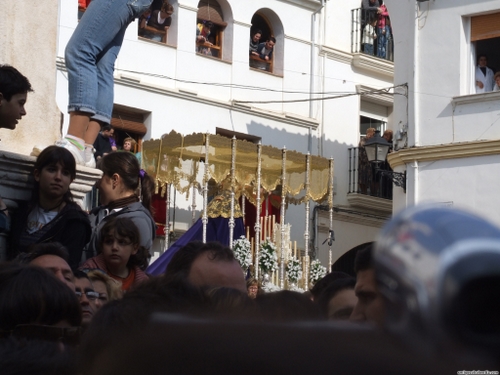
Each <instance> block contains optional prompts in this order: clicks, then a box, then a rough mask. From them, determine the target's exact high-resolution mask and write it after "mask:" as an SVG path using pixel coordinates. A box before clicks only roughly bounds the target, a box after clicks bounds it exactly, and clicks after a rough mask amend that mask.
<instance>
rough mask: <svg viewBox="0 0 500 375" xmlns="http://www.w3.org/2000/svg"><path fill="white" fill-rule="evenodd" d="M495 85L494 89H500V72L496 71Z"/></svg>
mask: <svg viewBox="0 0 500 375" xmlns="http://www.w3.org/2000/svg"><path fill="white" fill-rule="evenodd" d="M493 78H494V79H495V86H494V87H493V91H500V72H496V73H495V76H494V77H493Z"/></svg>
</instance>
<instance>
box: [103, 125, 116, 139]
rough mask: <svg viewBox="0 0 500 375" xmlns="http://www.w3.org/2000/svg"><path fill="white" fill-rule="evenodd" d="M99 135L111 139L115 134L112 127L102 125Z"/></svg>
mask: <svg viewBox="0 0 500 375" xmlns="http://www.w3.org/2000/svg"><path fill="white" fill-rule="evenodd" d="M101 134H102V135H103V136H104V137H105V138H110V137H112V136H113V135H114V134H115V130H114V129H113V127H112V126H111V125H104V126H103V127H102V128H101Z"/></svg>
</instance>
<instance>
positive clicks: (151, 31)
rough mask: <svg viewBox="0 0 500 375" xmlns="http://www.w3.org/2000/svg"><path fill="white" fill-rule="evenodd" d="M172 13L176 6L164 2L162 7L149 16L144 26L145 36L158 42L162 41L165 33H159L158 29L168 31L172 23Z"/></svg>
mask: <svg viewBox="0 0 500 375" xmlns="http://www.w3.org/2000/svg"><path fill="white" fill-rule="evenodd" d="M172 13H174V7H173V6H172V5H170V4H169V3H163V5H162V6H161V9H160V10H155V11H154V12H153V13H152V14H151V17H149V20H148V22H147V24H146V26H145V27H144V31H143V36H144V37H145V38H148V39H151V40H154V41H156V42H161V41H162V39H163V35H162V34H158V31H162V32H164V33H166V32H167V30H168V29H169V27H170V25H171V24H172Z"/></svg>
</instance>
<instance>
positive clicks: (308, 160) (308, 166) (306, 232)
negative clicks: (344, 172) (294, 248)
mask: <svg viewBox="0 0 500 375" xmlns="http://www.w3.org/2000/svg"><path fill="white" fill-rule="evenodd" d="M305 183H306V184H305V190H306V196H305V199H306V201H305V204H306V223H305V224H306V225H305V230H304V251H305V253H306V254H305V255H306V256H307V255H309V222H310V221H311V200H310V193H311V192H310V191H309V189H310V186H311V154H310V153H309V152H308V153H307V155H306V181H305Z"/></svg>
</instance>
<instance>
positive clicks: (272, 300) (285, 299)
mask: <svg viewBox="0 0 500 375" xmlns="http://www.w3.org/2000/svg"><path fill="white" fill-rule="evenodd" d="M254 301H255V302H256V303H257V310H258V317H260V319H261V320H262V321H263V322H293V321H295V322H296V321H307V320H321V319H323V316H322V314H321V311H320V310H319V307H318V305H316V304H315V303H314V302H313V301H311V300H310V299H309V298H307V297H306V296H304V295H303V294H301V293H297V292H292V291H290V290H282V291H280V292H275V293H266V294H262V295H259V296H257V298H256V299H255V300H254Z"/></svg>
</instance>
